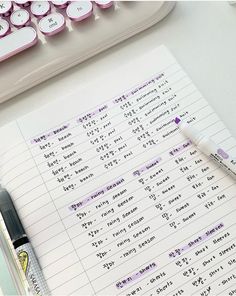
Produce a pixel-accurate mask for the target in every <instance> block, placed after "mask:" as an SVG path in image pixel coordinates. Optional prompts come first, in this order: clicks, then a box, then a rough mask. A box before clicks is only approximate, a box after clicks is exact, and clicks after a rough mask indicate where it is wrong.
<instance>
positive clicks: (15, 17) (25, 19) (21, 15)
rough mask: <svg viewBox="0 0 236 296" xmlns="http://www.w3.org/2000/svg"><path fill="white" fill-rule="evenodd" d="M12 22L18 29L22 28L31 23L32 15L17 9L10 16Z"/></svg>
mask: <svg viewBox="0 0 236 296" xmlns="http://www.w3.org/2000/svg"><path fill="white" fill-rule="evenodd" d="M10 21H11V23H12V24H13V26H15V27H16V28H21V27H24V26H26V25H28V24H29V23H30V14H29V13H28V11H27V10H26V9H23V8H22V9H17V10H15V11H13V13H12V14H11V16H10Z"/></svg>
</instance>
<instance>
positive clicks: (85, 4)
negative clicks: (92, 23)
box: [66, 1, 93, 22]
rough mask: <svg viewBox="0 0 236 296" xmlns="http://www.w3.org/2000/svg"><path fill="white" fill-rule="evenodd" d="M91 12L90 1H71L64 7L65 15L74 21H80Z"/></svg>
mask: <svg viewBox="0 0 236 296" xmlns="http://www.w3.org/2000/svg"><path fill="white" fill-rule="evenodd" d="M92 13H93V5H92V3H91V2H90V1H74V2H71V3H70V4H69V5H68V6H67V9H66V14H67V16H68V17H69V18H70V19H71V20H72V21H75V22H79V21H82V20H84V19H86V18H88V17H89V16H91V15H92Z"/></svg>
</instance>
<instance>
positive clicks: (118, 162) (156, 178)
mask: <svg viewBox="0 0 236 296" xmlns="http://www.w3.org/2000/svg"><path fill="white" fill-rule="evenodd" d="M201 71H202V70H201V69H199V73H200V72H201ZM222 106H223V104H222ZM176 116H179V117H180V118H181V119H182V120H185V121H187V122H189V123H190V124H191V125H193V126H195V127H196V128H198V129H199V130H202V131H204V133H205V134H206V135H209V136H211V137H212V138H213V140H214V141H215V142H216V143H218V144H220V145H222V146H224V147H225V149H226V150H227V151H228V152H229V153H231V154H235V155H236V141H235V140H234V139H233V138H232V136H231V135H230V132H229V131H228V130H227V128H226V127H225V125H224V124H223V122H222V121H221V120H220V119H219V117H218V116H217V115H216V113H215V112H214V111H213V109H212V108H211V107H210V106H209V104H208V103H207V101H206V100H205V99H204V98H203V97H202V95H201V93H200V92H199V91H198V90H197V89H196V87H195V86H194V84H193V83H192V82H191V79H190V78H189V77H188V76H187V75H186V73H185V72H184V70H183V69H182V68H181V67H180V65H179V64H178V63H177V61H176V59H175V58H174V57H173V56H172V54H171V53H170V52H169V51H168V49H167V48H166V47H164V46H161V47H158V48H156V49H155V50H153V51H150V52H147V53H146V54H144V55H143V56H140V57H137V58H134V59H133V60H132V61H130V62H129V63H128V64H125V65H119V67H117V69H110V70H109V71H108V73H107V75H104V76H102V77H99V78H98V79H97V80H96V81H92V82H91V83H89V84H88V85H86V86H85V87H83V88H80V87H78V89H74V90H72V91H71V93H69V94H68V96H67V97H66V98H63V99H58V100H56V101H55V102H54V103H51V104H49V105H47V106H45V107H43V108H41V109H39V110H36V111H34V112H32V113H30V114H28V115H25V116H24V117H21V118H18V119H17V120H15V121H13V122H11V123H9V124H8V125H6V126H4V127H2V128H1V129H0V138H1V142H0V161H1V163H0V167H1V171H0V176H1V182H2V184H3V185H4V186H5V187H6V188H7V190H8V191H9V192H10V194H11V195H12V198H13V200H14V203H15V206H16V208H17V210H18V213H19V216H20V218H21V220H22V223H23V225H24V227H25V229H26V232H27V235H28V237H29V239H30V241H31V242H32V245H33V247H34V250H35V252H36V255H37V257H38V260H39V263H40V265H41V267H42V270H43V273H44V276H45V278H46V281H47V283H48V286H49V288H50V291H51V293H52V294H53V295H62V294H64V295H65V294H66V295H73V294H74V295H127V296H131V295H172V296H177V295H202V296H205V295H233V294H234V293H235V291H236V284H235V283H236V281H235V277H236V274H235V271H236V270H235V266H236V256H235V250H236V245H235V236H236V227H235V222H236V219H235V217H236V213H235V210H236V200H235V195H236V186H235V182H234V181H233V179H231V177H229V176H228V175H227V174H226V173H225V172H224V171H222V170H221V169H219V168H218V167H217V166H216V165H215V164H214V163H213V162H211V161H210V160H209V159H208V158H206V157H205V156H204V155H203V154H202V153H201V152H200V151H199V150H198V149H197V148H196V147H195V146H194V145H193V144H192V143H191V142H190V141H189V140H188V139H186V138H185V137H184V136H183V135H181V134H180V132H179V130H178V127H176V125H175V123H174V121H173V120H174V118H175V117H176Z"/></svg>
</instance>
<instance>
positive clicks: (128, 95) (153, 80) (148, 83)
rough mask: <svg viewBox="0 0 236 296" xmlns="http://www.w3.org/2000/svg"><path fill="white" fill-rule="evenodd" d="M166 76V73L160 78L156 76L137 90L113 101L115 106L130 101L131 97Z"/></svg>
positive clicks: (160, 75)
mask: <svg viewBox="0 0 236 296" xmlns="http://www.w3.org/2000/svg"><path fill="white" fill-rule="evenodd" d="M163 76H164V73H161V74H159V75H158V76H155V77H154V78H152V79H150V80H148V81H146V82H144V83H143V84H141V85H140V86H138V87H136V88H135V89H133V90H131V91H129V92H128V93H126V94H124V95H122V96H120V97H118V98H116V99H114V100H113V103H114V104H117V103H121V102H122V101H124V100H126V99H128V98H129V97H130V96H133V95H134V94H136V93H137V92H138V91H140V90H142V89H144V88H145V87H147V86H149V85H150V84H153V83H155V82H156V81H157V80H159V79H161V78H162V77H163Z"/></svg>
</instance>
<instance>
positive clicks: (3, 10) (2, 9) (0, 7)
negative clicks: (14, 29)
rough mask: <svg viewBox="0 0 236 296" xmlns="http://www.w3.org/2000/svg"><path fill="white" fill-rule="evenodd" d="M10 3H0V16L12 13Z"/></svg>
mask: <svg viewBox="0 0 236 296" xmlns="http://www.w3.org/2000/svg"><path fill="white" fill-rule="evenodd" d="M12 8H13V4H12V1H0V15H2V16H9V15H10V14H11V12H12Z"/></svg>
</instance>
